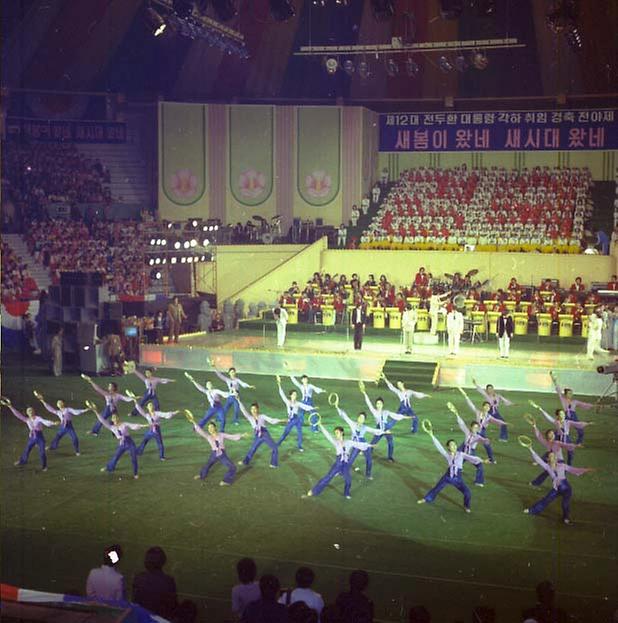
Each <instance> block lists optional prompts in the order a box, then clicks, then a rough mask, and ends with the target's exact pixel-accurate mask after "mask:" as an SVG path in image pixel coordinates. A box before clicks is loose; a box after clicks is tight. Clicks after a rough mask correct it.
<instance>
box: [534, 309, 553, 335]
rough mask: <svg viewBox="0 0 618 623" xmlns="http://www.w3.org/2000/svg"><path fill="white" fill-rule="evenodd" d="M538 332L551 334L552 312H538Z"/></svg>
mask: <svg viewBox="0 0 618 623" xmlns="http://www.w3.org/2000/svg"><path fill="white" fill-rule="evenodd" d="M536 320H537V323H538V334H539V335H543V336H548V335H551V314H537V315H536Z"/></svg>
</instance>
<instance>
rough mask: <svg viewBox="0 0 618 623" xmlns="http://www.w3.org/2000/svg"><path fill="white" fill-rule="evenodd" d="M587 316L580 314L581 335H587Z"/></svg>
mask: <svg viewBox="0 0 618 623" xmlns="http://www.w3.org/2000/svg"><path fill="white" fill-rule="evenodd" d="M588 320H589V318H588V316H582V337H588Z"/></svg>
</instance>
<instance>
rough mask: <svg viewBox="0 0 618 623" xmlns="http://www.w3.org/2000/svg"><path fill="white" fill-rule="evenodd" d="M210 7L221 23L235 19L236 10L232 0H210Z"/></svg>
mask: <svg viewBox="0 0 618 623" xmlns="http://www.w3.org/2000/svg"><path fill="white" fill-rule="evenodd" d="M211 4H212V7H213V9H214V10H215V13H216V14H217V17H218V18H219V19H220V20H221V21H222V22H229V21H230V20H231V19H233V18H234V17H236V15H237V14H238V10H237V9H236V6H235V5H234V2H233V1H232V0H212V1H211Z"/></svg>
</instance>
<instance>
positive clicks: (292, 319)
mask: <svg viewBox="0 0 618 623" xmlns="http://www.w3.org/2000/svg"><path fill="white" fill-rule="evenodd" d="M283 309H285V311H286V312H287V313H288V324H298V307H296V305H284V306H283Z"/></svg>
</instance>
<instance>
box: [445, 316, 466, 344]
mask: <svg viewBox="0 0 618 623" xmlns="http://www.w3.org/2000/svg"><path fill="white" fill-rule="evenodd" d="M446 330H447V332H448V354H449V355H457V354H459V341H460V340H461V334H462V333H463V330H464V318H463V314H462V313H461V312H460V311H457V310H456V309H452V310H451V311H450V312H449V313H448V314H446Z"/></svg>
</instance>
